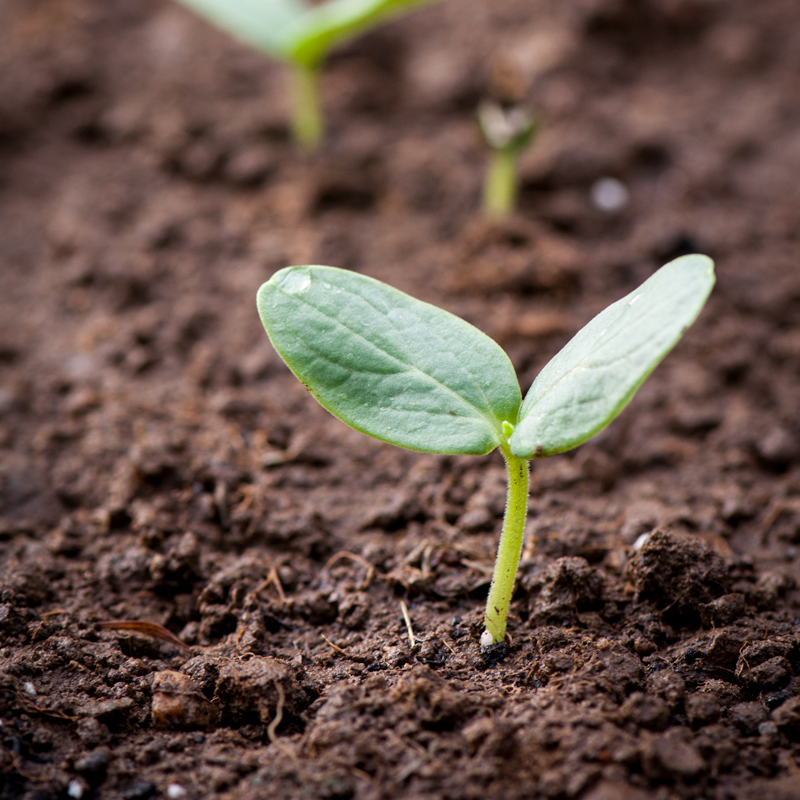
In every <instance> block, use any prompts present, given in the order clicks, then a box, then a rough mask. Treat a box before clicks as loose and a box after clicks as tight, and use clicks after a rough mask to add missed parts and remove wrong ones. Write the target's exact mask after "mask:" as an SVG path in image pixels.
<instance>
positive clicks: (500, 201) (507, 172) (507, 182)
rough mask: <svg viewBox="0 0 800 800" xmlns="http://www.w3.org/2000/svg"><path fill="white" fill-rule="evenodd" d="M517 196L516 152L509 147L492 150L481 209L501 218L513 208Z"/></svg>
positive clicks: (490, 215)
mask: <svg viewBox="0 0 800 800" xmlns="http://www.w3.org/2000/svg"><path fill="white" fill-rule="evenodd" d="M516 196H517V153H516V151H515V150H514V149H512V148H510V147H505V148H503V149H502V150H493V151H492V156H491V160H490V161H489V169H488V171H487V173H486V182H485V183H484V185H483V211H484V213H485V214H486V216H488V217H494V218H495V219H502V218H503V217H507V216H508V215H509V214H510V213H511V212H512V211H513V210H514V205H515V202H516Z"/></svg>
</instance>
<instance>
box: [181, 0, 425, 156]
mask: <svg viewBox="0 0 800 800" xmlns="http://www.w3.org/2000/svg"><path fill="white" fill-rule="evenodd" d="M180 2H182V3H183V4H184V5H186V6H189V8H192V9H193V10H194V11H196V12H198V13H199V14H202V15H203V16H204V17H206V18H207V19H208V20H209V21H210V22H212V23H214V24H215V25H218V26H219V27H220V28H222V29H223V30H224V31H227V32H228V33H230V34H231V35H233V36H235V37H236V38H237V39H241V40H242V41H243V42H246V43H247V44H250V45H252V46H253V47H256V48H257V49H259V50H263V51H265V52H267V53H269V54H270V55H272V56H274V57H275V58H279V59H281V60H283V61H286V62H287V63H288V64H289V65H290V66H291V67H292V70H293V81H292V83H293V87H292V89H293V94H294V122H293V128H294V136H295V139H296V140H297V142H298V143H299V144H301V145H302V146H304V147H306V148H307V149H309V150H312V149H314V148H316V147H317V146H318V144H319V142H320V141H321V139H322V133H323V122H322V113H321V111H320V106H319V100H318V97H317V75H318V73H319V67H320V64H321V63H322V60H323V59H324V57H325V56H326V55H327V53H328V51H329V50H330V49H331V48H332V47H333V46H334V45H337V44H340V43H341V42H344V41H346V40H347V39H352V38H353V37H355V36H357V35H358V34H359V33H362V32H363V31H365V30H368V29H369V28H371V27H374V26H375V25H377V24H378V23H380V22H383V21H385V20H387V19H389V18H391V17H395V16H399V15H400V14H403V13H405V12H407V11H410V10H411V8H413V7H414V6H417V5H421V4H422V3H424V2H429V0H327V2H325V3H323V4H322V5H310V4H308V3H307V2H305V0H180Z"/></svg>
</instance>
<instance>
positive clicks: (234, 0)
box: [180, 0, 310, 59]
mask: <svg viewBox="0 0 800 800" xmlns="http://www.w3.org/2000/svg"><path fill="white" fill-rule="evenodd" d="M180 2H181V3H182V4H183V5H185V6H187V7H188V8H191V9H192V10H193V11H196V12H197V13H198V14H201V15H202V16H204V17H205V18H206V19H207V20H209V21H210V22H213V23H214V24H215V25H217V26H219V27H220V28H221V29H222V30H224V31H227V32H228V33H229V34H231V35H232V36H235V37H236V38H237V39H239V40H240V41H242V42H246V43H247V44H249V45H251V46H253V47H257V48H258V49H260V50H266V51H267V52H269V53H272V54H273V55H274V56H277V57H279V58H287V59H288V58H291V52H290V51H291V47H292V46H293V44H292V40H291V39H290V38H289V37H288V36H287V31H288V29H289V25H290V24H291V23H296V22H297V21H298V20H299V18H300V17H302V16H303V15H304V14H307V13H308V12H309V10H310V7H309V6H307V5H306V3H305V2H302V0H180Z"/></svg>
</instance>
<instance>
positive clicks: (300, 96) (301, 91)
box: [292, 64, 323, 150]
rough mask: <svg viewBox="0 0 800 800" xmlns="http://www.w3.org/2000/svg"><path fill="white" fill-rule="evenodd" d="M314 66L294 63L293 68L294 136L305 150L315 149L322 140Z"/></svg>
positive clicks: (315, 69)
mask: <svg viewBox="0 0 800 800" xmlns="http://www.w3.org/2000/svg"><path fill="white" fill-rule="evenodd" d="M318 72H319V70H318V69H317V68H316V67H307V66H305V65H303V64H295V65H294V68H293V87H292V88H293V90H294V122H293V129H294V138H295V141H296V142H297V143H298V144H299V145H301V146H302V147H303V148H304V149H306V150H316V149H317V148H318V147H319V143H320V142H321V141H322V131H323V127H322V113H321V111H320V107H319V97H318V92H317V75H318Z"/></svg>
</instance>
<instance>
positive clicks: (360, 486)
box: [0, 0, 800, 800]
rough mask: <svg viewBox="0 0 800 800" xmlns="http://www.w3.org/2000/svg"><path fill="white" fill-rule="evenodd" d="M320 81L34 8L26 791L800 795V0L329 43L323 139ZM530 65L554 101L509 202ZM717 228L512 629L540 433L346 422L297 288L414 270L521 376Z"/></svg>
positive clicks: (30, 16)
mask: <svg viewBox="0 0 800 800" xmlns="http://www.w3.org/2000/svg"><path fill="white" fill-rule="evenodd" d="M285 78H286V74H285V71H284V68H283V67H282V66H281V65H280V64H277V63H274V62H272V61H270V60H269V59H267V58H266V57H264V56H262V55H261V54H259V53H256V52H253V51H251V50H248V49H247V48H246V47H244V46H241V45H239V44H237V43H236V42H234V41H232V40H230V39H228V38H227V37H226V36H224V35H223V34H221V33H219V32H218V31H215V30H213V29H212V28H210V27H209V26H208V25H206V24H205V23H203V22H202V21H200V20H199V19H197V18H195V17H194V16H193V15H191V14H190V13H189V12H187V11H186V10H185V9H183V8H182V7H180V6H178V5H176V4H173V3H170V2H167V0H143V2H132V0H34V1H33V2H32V0H5V1H4V2H3V3H2V5H0V776H1V777H0V787H2V788H0V798H2V800H10V799H11V798H28V799H29V800H34V798H35V799H36V800H45V798H56V797H58V798H64V797H70V798H73V800H81V798H95V797H96V798H123V799H124V800H146V798H151V797H152V798H157V797H164V798H170V799H171V800H181V798H186V800H194V799H195V798H207V797H226V798H243V800H250V799H251V798H252V800H255V798H262V797H277V798H326V799H330V800H334V798H336V799H337V800H345V799H346V798H356V799H357V800H379V799H380V798H423V799H430V800H433V799H434V798H435V799H436V800H462V799H464V800H466V799H467V798H476V799H477V798H481V800H513V799H514V798H552V799H554V800H555V799H560V798H568V799H571V798H581V799H583V798H585V800H644V798H658V800H671V799H672V798H680V799H683V798H687V799H688V798H698V799H699V798H704V799H705V800H745V799H746V798H761V797H769V798H774V799H775V800H797V799H798V798H800V628H798V615H800V591H799V590H798V580H800V560H798V547H799V546H800V416H799V415H798V406H800V269H799V268H798V266H799V265H800V215H799V214H798V209H800V181H799V180H798V175H800V4H798V3H797V2H796V1H795V0H761V2H758V3H752V2H750V1H749V0H574V1H573V2H563V1H561V2H559V1H558V0H492V2H488V0H445V2H441V3H438V4H434V5H431V6H428V7H425V8H423V9H421V10H419V11H418V12H416V13H415V14H413V15H412V16H408V17H406V18H404V19H402V20H398V21H395V22H393V23H391V24H390V25H387V26H385V27H383V28H381V29H380V30H377V31H375V32H373V33H370V34H369V35H367V36H365V37H362V38H361V39H359V40H358V41H356V42H354V43H352V44H350V45H348V46H346V47H344V48H341V49H340V50H338V51H337V52H336V53H335V54H334V55H333V57H332V58H331V59H330V60H329V62H328V64H327V67H326V69H325V73H324V78H323V82H322V91H323V96H324V104H325V109H326V115H327V123H328V130H327V135H326V142H325V145H324V147H323V149H322V150H321V151H320V152H319V153H318V154H315V155H305V154H303V153H302V152H299V151H298V150H297V148H295V147H294V146H293V144H292V143H291V141H290V138H289V133H288V128H287V122H286V120H287V110H288V106H289V98H288V96H287V92H286V88H285ZM491 92H494V93H495V94H499V95H504V96H506V97H508V96H512V95H513V96H514V97H517V98H519V97H524V98H525V99H526V100H527V101H528V102H529V103H530V105H531V106H532V107H533V108H535V109H536V110H537V113H538V114H539V116H540V118H541V132H540V133H539V135H538V137H537V139H536V142H535V144H534V146H533V147H531V148H530V149H529V150H528V151H527V152H526V153H525V155H524V157H523V158H522V160H521V163H520V176H521V177H520V181H521V185H520V199H519V210H518V213H516V214H515V215H514V216H513V217H511V218H510V219H509V220H507V221H504V222H487V221H485V220H484V219H482V217H481V215H480V212H479V205H480V191H481V181H482V177H483V171H484V168H485V164H486V153H485V151H484V149H483V146H482V144H481V141H480V137H479V135H478V133H477V130H476V126H475V121H474V120H475V117H474V113H475V108H476V105H477V103H478V102H479V101H480V99H481V98H482V97H485V96H486V95H487V94H488V93H491ZM604 178H613V179H615V180H617V181H619V182H621V184H622V186H623V187H624V189H625V190H626V191H627V198H626V197H625V196H624V195H625V192H623V196H622V200H621V201H620V202H619V203H617V204H613V203H612V204H611V205H612V206H613V208H612V207H610V206H609V204H608V203H604V202H603V201H602V197H601V196H600V195H601V194H602V193H601V192H599V190H598V183H597V182H598V181H599V180H601V179H604ZM606 186H608V184H606ZM614 186H616V188H617V189H619V184H614ZM618 194H619V193H618ZM618 199H619V197H618ZM625 200H627V202H624V201H625ZM688 252H703V253H707V254H708V255H710V256H712V257H713V258H714V259H715V260H716V263H717V273H718V283H717V287H716V289H715V290H714V293H713V295H712V297H711V299H710V301H709V304H708V306H707V307H706V309H705V311H704V312H703V314H702V316H701V318H700V319H699V320H698V322H697V323H696V324H695V325H694V326H693V328H692V329H691V330H690V331H689V332H688V334H687V335H686V337H685V338H684V339H683V340H682V341H681V342H680V344H679V345H678V346H677V348H676V349H675V351H674V352H673V353H672V354H670V355H669V356H668V358H667V359H666V360H665V361H664V363H663V364H662V365H661V366H659V367H658V369H657V370H656V371H655V372H654V373H653V375H652V377H651V378H650V379H649V380H648V382H647V383H646V384H645V385H644V387H643V388H642V389H641V391H640V392H639V394H638V395H637V397H636V398H635V399H634V401H633V402H632V403H631V404H630V406H629V407H628V408H627V409H626V410H625V411H624V413H623V414H622V416H621V417H620V418H619V419H618V420H617V421H616V422H615V423H614V424H613V425H612V426H610V427H609V428H608V429H607V430H606V431H605V432H603V433H602V434H601V435H599V436H597V437H596V438H595V439H594V440H592V441H591V442H589V443H587V444H585V445H583V446H582V447H580V448H578V449H577V450H575V451H573V452H571V453H568V454H565V455H562V456H558V457H554V458H551V459H544V460H542V461H537V462H535V463H534V465H533V471H532V478H531V493H530V501H529V508H530V513H529V522H528V529H527V540H526V545H525V550H524V553H523V561H522V565H521V569H520V576H519V582H518V589H517V593H516V595H515V598H514V601H513V603H512V608H511V615H510V620H509V633H510V636H509V640H508V642H507V643H505V644H503V645H498V646H496V647H494V648H492V649H490V651H489V652H487V653H483V654H482V653H481V651H480V648H479V644H478V638H479V635H480V632H481V618H482V604H483V602H484V600H485V596H486V592H487V588H488V581H489V577H490V574H491V568H492V563H493V557H494V551H495V548H496V545H497V535H498V531H499V525H500V519H501V516H502V511H503V503H504V496H505V486H504V468H503V464H502V459H501V457H500V456H499V454H498V453H494V454H493V455H491V456H487V457H483V458H468V457H451V456H431V455H421V454H417V453H412V452H408V451H403V450H400V449H397V448H393V447H391V446H389V445H384V444H381V443H379V442H377V441H374V440H371V439H368V438H367V437H365V436H362V435H360V434H358V433H356V432H355V431H352V430H350V429H348V428H346V427H345V426H344V425H342V424H341V423H339V422H338V421H336V420H334V419H333V418H332V417H330V416H329V415H328V414H327V413H326V412H325V411H324V410H322V409H321V408H320V407H318V406H317V405H316V404H315V402H314V401H313V399H312V398H311V397H310V396H309V395H308V393H307V392H306V391H305V390H304V389H303V387H302V386H301V385H300V383H299V382H298V381H296V380H295V378H294V377H293V376H292V375H291V374H290V373H289V371H288V370H287V369H286V368H285V367H284V366H283V364H282V363H281V361H280V359H279V358H278V357H277V356H276V355H275V353H274V352H273V351H272V350H271V348H270V345H269V343H268V341H267V339H266V336H265V335H264V332H263V329H262V328H261V325H260V322H259V320H258V317H257V315H256V311H255V293H256V290H257V289H258V286H259V285H260V284H261V283H262V282H263V281H265V280H266V279H268V278H269V276H270V275H271V274H272V273H273V272H275V271H276V270H277V269H279V268H282V267H284V266H286V265H288V264H293V263H294V264H296V263H320V264H330V265H333V266H338V267H343V268H347V269H352V270H356V271H359V272H363V273H364V274H367V275H371V276H373V277H375V278H379V279H381V280H384V281H386V282H388V283H390V284H392V285H393V286H396V287H397V288H399V289H402V290H404V291H407V292H409V293H411V294H413V295H415V296H417V297H419V298H421V299H423V300H426V301H430V302H434V303H436V304H438V305H440V306H443V307H445V308H447V309H448V310H450V311H453V312H454V313H457V314H459V315H461V316H463V317H464V318H466V319H467V320H469V321H470V322H472V323H473V324H475V325H476V326H478V327H479V328H481V329H482V330H484V331H485V332H486V333H488V334H489V335H491V336H493V337H494V338H496V339H497V340H498V341H499V342H500V343H501V344H502V345H503V347H504V348H505V349H506V350H507V352H508V353H509V355H510V357H511V359H512V361H513V363H514V365H515V367H516V368H517V370H518V373H519V375H520V380H521V383H522V386H523V390H526V389H527V387H528V385H529V384H530V382H531V381H532V380H533V378H534V377H535V375H536V374H537V372H538V370H539V369H541V367H542V366H543V365H544V364H545V363H546V362H547V360H548V359H549V358H550V357H551V356H552V355H554V354H555V353H556V352H557V351H558V349H559V348H560V347H562V346H563V345H564V344H565V342H566V341H567V340H568V339H569V337H570V336H571V335H572V334H573V333H574V332H575V331H577V330H578V328H579V327H580V326H581V325H583V324H584V323H585V322H586V321H588V320H589V319H590V318H591V317H592V316H593V315H594V314H595V313H597V312H598V311H599V310H600V309H602V308H603V307H604V306H605V305H607V304H608V303H610V302H611V301H613V300H615V299H617V298H619V297H621V296H622V295H623V294H625V293H627V292H629V291H631V290H632V289H633V288H634V287H635V286H636V285H637V284H638V283H639V282H641V281H642V280H643V279H645V278H646V277H647V276H648V275H650V274H651V273H652V272H653V270H654V269H655V268H657V267H658V266H660V265H661V264H663V263H665V262H666V261H668V260H670V259H671V258H673V257H675V256H678V255H682V254H684V253H688ZM406 617H407V620H406Z"/></svg>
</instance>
